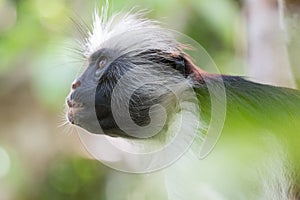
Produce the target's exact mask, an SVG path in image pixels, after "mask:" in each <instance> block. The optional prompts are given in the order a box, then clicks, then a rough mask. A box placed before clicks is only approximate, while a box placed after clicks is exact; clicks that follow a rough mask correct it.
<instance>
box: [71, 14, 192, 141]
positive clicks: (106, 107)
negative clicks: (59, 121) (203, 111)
mask: <svg viewBox="0 0 300 200" xmlns="http://www.w3.org/2000/svg"><path fill="white" fill-rule="evenodd" d="M182 48H183V45H181V44H180V43H178V42H177V41H176V40H175V39H173V37H172V35H171V33H169V32H168V31H166V30H164V29H162V28H160V27H159V26H158V25H156V23H155V22H152V21H150V20H145V19H142V18H140V16H139V15H136V14H127V15H125V16H114V17H112V18H111V19H110V20H108V21H105V20H104V19H103V18H101V17H99V15H96V16H95V20H94V26H93V31H92V32H90V33H89V37H88V38H87V39H86V42H85V43H84V52H85V53H84V55H85V57H86V59H87V60H88V62H87V63H88V64H87V67H86V69H85V71H84V72H83V73H82V75H81V76H80V77H78V78H77V79H76V80H75V81H74V82H73V84H72V87H71V92H70V94H69V96H68V97H67V99H66V102H67V106H68V112H67V119H68V121H69V122H70V123H72V124H74V125H77V126H80V127H82V128H84V129H86V130H87V131H89V132H91V133H95V134H106V135H110V136H120V137H136V138H148V137H152V136H153V135H154V134H156V133H158V132H160V130H163V129H166V128H167V124H168V120H169V119H170V115H171V113H176V112H179V111H180V106H179V104H180V102H181V101H182V100H183V98H186V99H188V98H189V96H190V95H188V94H187V93H186V92H187V91H188V90H189V89H190V88H191V87H190V86H191V85H190V83H189V79H188V76H189V74H191V69H190V68H189V65H190V61H189V60H188V59H187V57H186V56H185V54H184V53H183V51H182ZM179 96H180V98H178V97H179ZM186 99H185V100H186ZM190 100H191V99H190ZM194 100H195V99H194ZM191 101H193V100H191Z"/></svg>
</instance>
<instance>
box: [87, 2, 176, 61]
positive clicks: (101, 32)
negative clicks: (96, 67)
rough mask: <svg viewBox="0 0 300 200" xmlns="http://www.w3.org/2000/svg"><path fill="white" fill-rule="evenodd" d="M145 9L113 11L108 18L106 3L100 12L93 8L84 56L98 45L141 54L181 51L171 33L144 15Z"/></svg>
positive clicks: (97, 48) (94, 50)
mask: <svg viewBox="0 0 300 200" xmlns="http://www.w3.org/2000/svg"><path fill="white" fill-rule="evenodd" d="M144 14H145V11H139V12H133V11H130V12H128V13H116V14H113V15H111V16H110V17H109V15H108V5H106V6H104V7H102V9H101V12H100V13H99V11H98V10H97V9H95V11H94V17H93V27H92V30H90V31H89V32H88V37H87V38H85V40H84V42H83V44H82V46H83V48H84V56H86V57H90V56H91V55H92V54H93V53H95V52H97V51H98V50H100V49H102V48H109V49H113V50H115V51H119V52H120V53H121V54H125V53H136V54H138V53H141V52H144V51H145V50H153V49H159V50H161V51H164V52H171V53H174V52H178V51H179V52H181V47H182V45H181V44H179V43H178V42H177V41H176V40H175V39H174V38H173V36H172V34H171V33H170V32H169V31H168V30H166V29H163V28H161V27H160V26H159V23H158V22H156V21H153V20H149V19H146V18H144Z"/></svg>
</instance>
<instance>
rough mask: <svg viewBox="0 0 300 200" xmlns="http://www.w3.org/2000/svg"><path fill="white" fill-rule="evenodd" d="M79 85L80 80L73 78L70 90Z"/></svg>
mask: <svg viewBox="0 0 300 200" xmlns="http://www.w3.org/2000/svg"><path fill="white" fill-rule="evenodd" d="M80 85H81V82H80V81H79V80H77V79H76V80H75V81H74V82H73V83H72V86H71V88H72V90H75V89H76V88H78V87H79V86H80Z"/></svg>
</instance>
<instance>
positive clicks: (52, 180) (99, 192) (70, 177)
mask: <svg viewBox="0 0 300 200" xmlns="http://www.w3.org/2000/svg"><path fill="white" fill-rule="evenodd" d="M104 172H105V168H104V167H102V166H101V165H100V164H99V162H97V161H94V160H89V159H82V158H79V157H60V158H56V159H55V160H52V161H51V163H50V165H49V166H48V167H47V168H46V173H45V177H44V178H43V180H41V183H38V184H35V185H34V187H33V186H32V185H27V186H25V187H24V188H23V191H22V192H20V197H19V198H18V199H23V200H26V199H28V200H29V199H45V200H48V199H49V200H51V199H74V200H75V199H78V200H79V199H90V200H96V199H97V200H99V199H105V191H104V188H105V187H103V185H104V183H105V174H104Z"/></svg>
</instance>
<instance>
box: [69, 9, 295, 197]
mask: <svg viewBox="0 0 300 200" xmlns="http://www.w3.org/2000/svg"><path fill="white" fill-rule="evenodd" d="M88 35H89V36H88V38H86V39H85V42H84V43H83V48H84V53H83V54H84V56H85V57H86V59H87V63H88V64H87V67H86V69H85V71H84V72H83V73H82V74H81V75H80V76H79V77H78V78H76V79H75V81H74V82H73V83H72V85H71V92H70V94H69V95H68V97H67V98H66V104H67V107H68V110H67V120H68V121H69V122H70V123H71V124H73V125H75V126H78V127H81V128H83V129H84V130H87V131H88V132H90V133H92V134H99V135H106V136H108V137H112V138H121V139H124V140H127V141H134V142H133V143H131V144H132V145H133V146H134V145H137V144H139V141H142V144H143V145H144V146H150V145H151V144H152V143H151V141H152V142H153V141H160V142H161V144H165V143H166V142H169V141H170V140H171V139H172V138H173V137H174V130H175V129H177V128H176V127H177V124H176V123H177V122H178V120H177V118H176V117H177V116H178V113H182V112H188V113H191V115H189V116H191V117H190V118H188V119H185V118H183V119H181V123H182V124H183V125H182V126H183V127H184V128H183V129H182V134H188V133H189V129H188V128H189V126H190V123H189V122H191V121H192V122H193V120H195V119H196V120H195V121H197V127H196V136H195V137H196V142H195V143H197V141H198V140H200V141H201V140H202V139H203V138H205V136H208V135H207V132H206V131H207V130H208V126H209V124H210V122H211V120H212V116H213V114H214V112H216V113H218V112H219V110H214V109H215V108H214V105H213V104H214V101H213V100H212V99H213V98H214V99H215V102H221V103H222V96H218V94H219V93H218V92H217V93H213V92H211V91H210V89H211V88H217V90H216V91H221V90H218V89H220V88H221V89H222V88H224V91H225V95H226V96H225V97H226V102H224V103H225V104H224V105H225V109H226V115H225V121H224V125H223V129H222V135H221V136H220V138H219V140H218V141H217V144H216V146H215V147H214V149H213V150H212V152H211V154H210V155H208V157H207V159H204V160H203V162H202V161H199V162H198V160H197V159H195V160H193V161H192V162H190V161H189V159H187V160H185V158H183V159H180V160H179V161H178V162H179V164H178V166H179V167H176V166H175V167H173V166H170V168H171V169H170V170H169V172H172V170H175V172H174V173H173V175H171V179H170V180H171V181H170V182H171V185H172V184H173V185H174V184H175V186H174V187H175V188H176V189H175V191H174V190H173V191H171V192H170V193H169V195H168V196H169V197H170V199H200V198H199V194H196V193H197V192H195V191H197V187H196V186H195V188H194V189H193V185H194V184H195V180H193V181H192V182H190V180H189V179H188V177H189V176H190V175H191V174H189V172H187V171H194V172H193V173H196V172H199V171H198V170H197V169H195V168H196V167H198V166H200V165H202V164H203V165H205V163H208V164H210V165H211V167H212V168H213V169H214V170H213V169H211V171H210V170H206V171H205V170H204V172H203V173H204V174H206V173H207V174H209V175H211V176H212V177H214V178H212V179H209V178H208V179H209V181H208V182H209V183H210V185H212V186H213V187H215V190H216V191H220V193H221V194H222V195H223V196H224V198H220V199H242V197H241V196H239V195H240V194H239V192H240V190H242V189H244V190H245V189H246V191H245V193H244V196H243V199H299V198H300V197H299V196H297V195H299V192H300V190H299V183H300V179H299V178H298V177H297V176H299V170H300V152H299V146H300V92H299V91H298V90H295V89H289V88H283V87H277V86H271V85H265V84H260V83H255V82H251V81H248V80H246V79H245V78H243V77H239V76H231V75H223V74H214V73H209V72H206V71H204V70H202V69H201V66H199V67H198V66H196V64H194V62H193V58H192V57H190V56H189V55H188V54H187V53H186V49H188V48H189V46H188V45H185V44H181V43H179V42H178V41H176V39H174V37H173V36H172V34H170V32H168V31H167V30H166V29H163V28H162V27H161V26H160V25H158V24H157V23H156V22H154V21H151V20H149V19H145V18H144V17H143V16H141V14H139V13H137V14H135V13H127V14H124V15H122V14H117V15H113V16H112V17H111V18H109V19H107V17H106V16H105V12H104V13H102V15H99V14H97V13H96V14H95V18H94V24H93V30H92V31H91V32H89V34H88ZM184 103H187V104H184ZM157 105H159V106H157ZM187 105H188V106H187ZM189 105H194V107H193V106H192V107H191V106H189ZM162 108H163V112H162ZM217 108H218V107H217ZM221 121H222V120H221ZM186 124H187V125H186ZM174 127H175V128H174ZM224 135H225V136H224ZM270 135H271V136H270ZM170 138H171V139H170ZM264 138H267V139H264ZM270 138H271V139H270ZM227 140H229V142H228V141H227ZM230 141H232V142H230ZM135 142H136V143H135ZM269 147H270V148H269ZM224 149H225V150H224ZM227 151H228V152H227ZM230 151H234V152H240V154H241V155H240V156H236V157H234V156H232V154H230V153H229V152H230ZM268 151H269V153H266V156H265V157H263V158H268V157H272V156H274V157H275V159H273V160H272V159H271V161H270V162H267V161H262V160H261V158H260V157H259V156H260V155H261V154H263V153H264V152H268ZM220 155H221V156H222V159H223V160H224V161H222V164H223V166H215V163H214V162H213V161H211V160H209V158H212V159H214V158H218V156H220ZM223 156H225V157H223ZM206 160H208V161H206ZM265 160H267V159H265ZM286 160H288V161H286ZM243 162H244V163H243ZM265 162H267V164H266V166H267V167H266V168H265V171H263V170H262V171H263V172H262V174H263V175H262V179H259V180H257V177H253V175H249V174H250V173H249V170H248V168H247V167H248V166H251V167H249V168H251V170H252V167H255V165H256V164H257V163H263V164H262V165H260V164H259V165H258V166H256V167H257V168H258V171H259V170H261V168H263V165H264V164H265ZM185 163H189V164H191V165H189V166H187V164H185ZM195 163H197V164H195ZM174 165H176V164H174ZM182 165H183V167H182ZM192 165H195V166H192ZM239 165H241V166H243V169H245V168H247V169H246V170H245V171H243V172H239V171H238V170H235V168H238V167H237V166H239ZM184 168H188V169H184ZM223 168H225V170H224V169H223ZM192 169H193V170H192ZM199 169H200V168H199ZM201 169H202V168H201ZM226 169H227V170H228V171H226ZM195 171H196V172H195ZM200 171H201V170H200ZM169 172H167V174H168V173H169ZM273 172H274V173H273ZM203 173H202V175H203ZM235 173H236V174H235ZM216 174H217V175H220V174H222V177H220V179H219V180H218V179H215V175H216ZM247 175H248V176H247ZM195 176H196V175H195ZM231 176H234V177H233V178H232V179H231ZM257 176H258V175H257ZM226 177H227V178H228V177H230V179H228V183H229V185H230V183H232V185H233V186H235V187H236V188H234V189H232V188H229V189H228V188H227V189H226V187H227V186H224V184H226V183H224V181H222V180H223V179H226ZM201 178H203V177H200V178H199V179H201ZM248 178H249V180H248ZM186 179H188V180H186ZM203 179H207V178H203ZM236 179H238V181H236ZM239 179H241V180H239ZM197 180H198V179H197ZM198 181H199V182H201V183H203V182H202V181H201V180H198ZM167 182H168V181H167ZM219 182H221V183H219ZM222 182H223V183H222ZM240 183H243V184H240ZM176 184H177V185H176ZM222 184H223V185H222ZM187 185H188V186H191V187H187ZM228 187H230V186H228ZM167 188H168V186H167ZM183 188H186V191H187V193H185V191H183V190H184V189H183ZM249 188H250V189H249ZM198 190H200V189H198ZM228 191H229V192H228ZM237 191H238V192H237ZM168 192H169V191H168ZM197 195H198V196H197ZM200 197H202V198H203V199H205V197H203V195H202V194H200Z"/></svg>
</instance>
